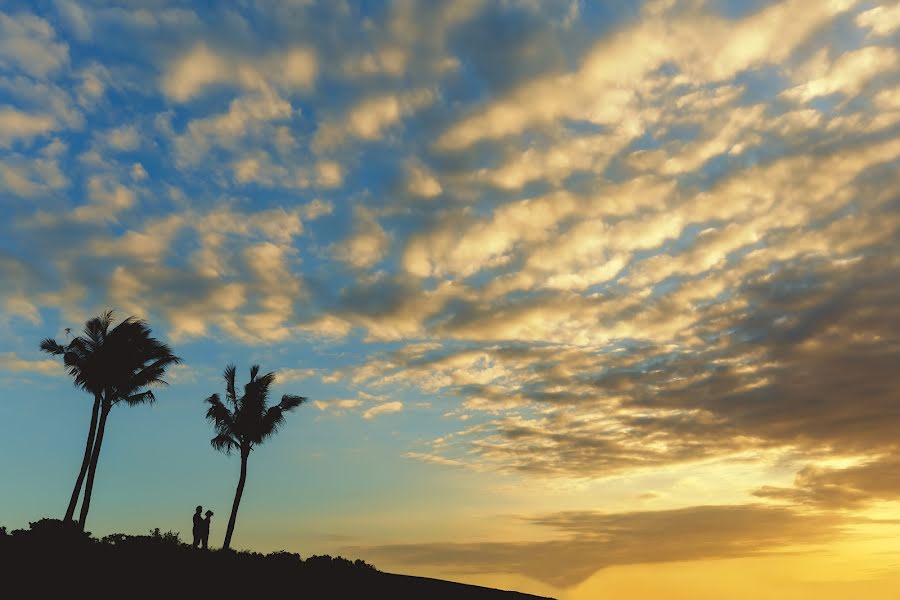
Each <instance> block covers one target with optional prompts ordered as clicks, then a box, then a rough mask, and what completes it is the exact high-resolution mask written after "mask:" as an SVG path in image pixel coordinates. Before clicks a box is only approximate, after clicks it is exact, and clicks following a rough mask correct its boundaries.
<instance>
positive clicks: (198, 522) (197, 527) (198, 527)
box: [191, 506, 203, 548]
mask: <svg viewBox="0 0 900 600" xmlns="http://www.w3.org/2000/svg"><path fill="white" fill-rule="evenodd" d="M201 512H203V507H202V506H198V507H197V510H195V511H194V528H193V529H192V530H191V532H192V533H193V534H194V543H193V544H191V545H192V546H193V547H194V548H198V547H199V546H200V541H201V540H202V538H203V516H202V515H201V514H200V513H201Z"/></svg>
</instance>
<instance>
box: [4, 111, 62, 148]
mask: <svg viewBox="0 0 900 600" xmlns="http://www.w3.org/2000/svg"><path fill="white" fill-rule="evenodd" d="M55 128H56V120H55V119H54V118H53V117H51V116H48V115H40V114H37V115H35V114H29V113H26V112H22V111H19V110H16V109H15V108H12V107H9V106H0V148H8V147H9V146H10V145H12V143H13V142H15V141H18V140H25V141H29V140H31V139H33V138H35V137H37V136H40V135H44V134H46V133H49V132H50V131H53V130H54V129H55Z"/></svg>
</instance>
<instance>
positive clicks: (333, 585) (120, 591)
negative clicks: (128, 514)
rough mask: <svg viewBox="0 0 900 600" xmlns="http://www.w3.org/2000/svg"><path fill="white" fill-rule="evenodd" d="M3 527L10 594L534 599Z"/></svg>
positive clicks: (329, 566) (50, 527)
mask: <svg viewBox="0 0 900 600" xmlns="http://www.w3.org/2000/svg"><path fill="white" fill-rule="evenodd" d="M5 531H6V530H5V529H2V528H0V564H2V565H3V591H4V592H12V596H11V597H36V598H41V597H48V596H49V595H50V594H57V593H59V594H62V593H65V594H66V596H67V597H68V596H72V595H73V594H75V595H80V594H77V593H76V592H78V591H81V592H84V591H86V590H88V589H91V591H92V596H93V597H111V596H113V595H116V596H126V595H135V594H137V595H138V596H139V597H143V596H149V595H151V594H152V595H156V594H159V595H161V596H163V595H164V596H165V597H176V598H180V597H187V596H192V595H195V594H196V595H199V596H200V597H206V596H208V595H211V596H214V597H215V596H218V597H223V598H236V597H248V598H258V597H260V596H262V595H265V594H278V595H279V596H281V595H285V594H287V595H289V596H290V597H299V598H304V597H306V598H354V597H369V598H429V599H431V598H435V599H440V598H485V599H498V600H499V599H501V598H509V599H512V598H523V599H524V598H535V597H534V596H528V595H526V594H518V593H515V592H500V591H497V590H491V589H488V588H482V587H477V586H468V585H463V584H457V583H451V582H447V581H440V580H436V579H426V578H420V577H406V576H402V575H394V574H390V573H383V572H381V571H379V570H377V569H376V568H375V567H373V566H372V565H370V564H368V563H366V562H363V561H361V560H356V561H350V560H347V559H345V558H341V557H339V556H337V557H332V556H328V555H324V556H310V557H309V558H307V559H306V560H303V559H302V558H301V556H300V555H299V554H294V553H291V552H285V551H279V552H273V553H271V554H268V555H264V554H260V553H256V552H235V551H226V550H218V551H216V550H212V551H204V550H199V549H196V548H193V547H192V546H190V545H188V544H183V543H181V541H180V539H179V536H178V534H177V533H173V532H171V531H169V532H161V531H160V530H159V529H154V530H153V531H151V532H149V533H148V534H147V535H126V534H121V533H117V534H112V535H108V536H105V537H104V538H103V539H101V540H97V539H95V538H93V537H91V536H90V535H89V534H88V533H86V532H83V531H82V530H81V529H80V527H78V524H77V523H74V522H72V521H60V520H55V519H42V520H40V521H37V522H34V523H31V524H30V527H29V529H24V530H14V531H12V532H10V533H9V534H7V533H5ZM99 572H102V576H101V577H97V574H98V573H99ZM245 595H246V596H245Z"/></svg>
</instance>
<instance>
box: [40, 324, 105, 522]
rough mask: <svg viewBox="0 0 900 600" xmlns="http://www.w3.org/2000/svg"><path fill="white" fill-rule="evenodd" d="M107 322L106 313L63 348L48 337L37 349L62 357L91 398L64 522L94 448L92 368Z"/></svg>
mask: <svg viewBox="0 0 900 600" xmlns="http://www.w3.org/2000/svg"><path fill="white" fill-rule="evenodd" d="M111 323H112V311H107V312H105V313H103V314H102V315H100V316H99V317H94V318H93V319H90V320H89V321H88V322H87V323H85V326H84V336H83V337H76V338H75V339H74V340H72V341H71V342H69V343H68V344H66V345H65V346H63V345H61V344H59V343H58V342H57V341H56V340H54V339H52V338H46V339H44V340H42V341H41V350H43V351H44V352H47V353H49V354H53V355H54V356H62V357H63V364H64V365H65V366H66V368H67V370H68V372H69V375H71V376H72V378H73V379H74V383H75V385H76V387H79V388H81V389H83V390H85V391H86V392H88V393H90V394H91V395H93V396H94V406H93V409H92V410H91V424H90V426H89V427H88V436H87V442H86V443H85V446H84V458H83V459H82V461H81V469H80V470H79V471H78V478H77V479H76V480H75V488H74V489H73V490H72V496H71V498H70V499H69V506H68V508H66V515H65V517H64V519H65V520H66V521H70V520H72V517H73V516H74V514H75V506H76V505H77V504H78V498H79V496H80V495H81V486H82V484H83V483H84V476H85V475H86V474H87V471H88V466H89V465H90V463H91V452H92V451H93V449H94V437H95V435H96V432H97V418H98V416H99V414H100V403H101V401H102V398H103V386H102V384H101V383H100V380H99V373H98V372H97V369H96V365H97V363H98V362H99V360H97V359H98V358H99V355H100V353H101V350H102V347H103V342H104V340H105V339H106V336H107V334H108V332H109V326H110V324H111ZM67 331H68V329H67Z"/></svg>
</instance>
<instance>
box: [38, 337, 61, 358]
mask: <svg viewBox="0 0 900 600" xmlns="http://www.w3.org/2000/svg"><path fill="white" fill-rule="evenodd" d="M66 349H67V348H66V346H63V345H62V344H60V343H59V342H57V341H56V340H54V339H53V338H45V339H43V340H41V350H42V351H44V352H46V353H48V354H52V355H53V356H60V355H63V354H65V353H66Z"/></svg>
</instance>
